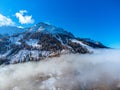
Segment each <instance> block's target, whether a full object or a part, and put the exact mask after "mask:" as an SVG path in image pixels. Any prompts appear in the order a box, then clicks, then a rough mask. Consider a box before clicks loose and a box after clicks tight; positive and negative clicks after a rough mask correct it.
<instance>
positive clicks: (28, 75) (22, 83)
mask: <svg viewBox="0 0 120 90" xmlns="http://www.w3.org/2000/svg"><path fill="white" fill-rule="evenodd" d="M119 87H120V50H96V51H95V53H94V54H86V55H80V54H67V55H62V56H60V57H56V58H49V59H46V60H44V61H40V62H28V63H24V64H23V63H22V64H15V65H9V66H4V67H3V66H1V67H0V90H97V89H98V90H118V89H119Z"/></svg>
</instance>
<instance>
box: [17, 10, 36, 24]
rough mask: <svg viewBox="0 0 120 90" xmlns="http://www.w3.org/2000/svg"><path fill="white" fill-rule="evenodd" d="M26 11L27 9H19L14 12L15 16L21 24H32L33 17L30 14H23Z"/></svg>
mask: <svg viewBox="0 0 120 90" xmlns="http://www.w3.org/2000/svg"><path fill="white" fill-rule="evenodd" d="M25 13H27V10H20V11H19V12H17V13H16V14H15V16H16V17H17V18H18V19H19V22H20V23H21V24H32V23H34V19H33V18H32V15H30V16H29V15H24V14H25Z"/></svg>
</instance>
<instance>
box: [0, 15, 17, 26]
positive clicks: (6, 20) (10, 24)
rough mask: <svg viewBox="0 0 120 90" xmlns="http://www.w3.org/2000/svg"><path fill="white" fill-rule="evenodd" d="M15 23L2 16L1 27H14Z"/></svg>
mask: <svg viewBox="0 0 120 90" xmlns="http://www.w3.org/2000/svg"><path fill="white" fill-rule="evenodd" d="M14 25H15V23H14V22H13V21H12V20H11V19H10V18H9V17H6V16H4V15H2V14H0V26H14Z"/></svg>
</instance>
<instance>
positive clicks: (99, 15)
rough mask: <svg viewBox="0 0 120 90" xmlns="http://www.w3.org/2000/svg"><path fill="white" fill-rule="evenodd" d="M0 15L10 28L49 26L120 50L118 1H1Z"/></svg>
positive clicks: (119, 10)
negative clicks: (37, 25)
mask: <svg viewBox="0 0 120 90" xmlns="http://www.w3.org/2000/svg"><path fill="white" fill-rule="evenodd" d="M20 10H22V11H23V10H24V12H21V13H20ZM16 13H17V15H16ZM0 14H1V15H3V16H4V20H6V21H5V22H4V23H6V22H8V19H10V20H11V22H10V23H8V24H13V25H16V26H23V27H25V26H32V25H34V24H36V23H38V22H47V23H51V24H53V25H56V26H58V27H62V28H64V29H66V30H68V31H70V32H72V33H73V34H74V35H76V36H79V37H88V38H91V39H94V40H98V41H100V42H102V43H104V44H105V45H107V46H110V47H115V48H120V35H119V34H120V1H119V0H14V1H13V0H0ZM20 15H21V16H24V17H21V16H20ZM25 16H26V17H25ZM1 17H2V16H1ZM2 18H3V17H2ZM20 18H22V21H19V20H21V19H20ZM10 20H9V21H10ZM25 20H27V22H25ZM12 22H14V23H12ZM4 23H3V25H4Z"/></svg>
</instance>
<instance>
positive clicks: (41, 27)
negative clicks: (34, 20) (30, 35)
mask: <svg viewBox="0 0 120 90" xmlns="http://www.w3.org/2000/svg"><path fill="white" fill-rule="evenodd" d="M28 31H29V32H41V33H46V34H52V35H57V34H62V35H67V36H69V37H74V35H73V34H72V33H70V32H67V31H66V30H64V29H63V28H59V27H56V26H54V25H51V24H46V23H43V22H39V23H38V24H36V25H34V26H33V27H31V28H29V30H28Z"/></svg>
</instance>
